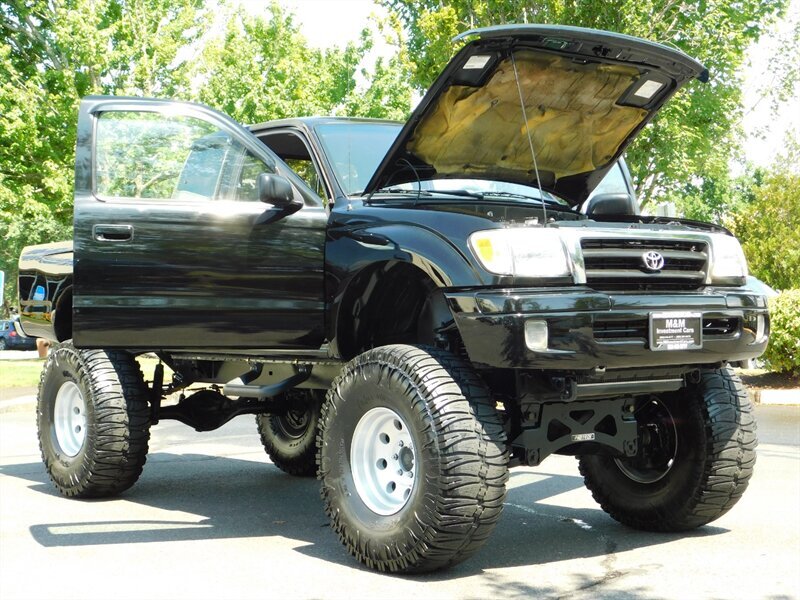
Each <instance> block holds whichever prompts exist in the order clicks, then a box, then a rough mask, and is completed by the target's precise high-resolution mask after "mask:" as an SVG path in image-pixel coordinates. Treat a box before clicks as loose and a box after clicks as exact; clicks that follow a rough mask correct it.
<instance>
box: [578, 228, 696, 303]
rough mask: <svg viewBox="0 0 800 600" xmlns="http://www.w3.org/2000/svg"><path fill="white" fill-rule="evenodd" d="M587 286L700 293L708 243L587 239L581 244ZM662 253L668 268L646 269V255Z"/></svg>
mask: <svg viewBox="0 0 800 600" xmlns="http://www.w3.org/2000/svg"><path fill="white" fill-rule="evenodd" d="M581 249H582V251H583V263H584V267H585V268H586V283H587V284H588V285H589V287H592V288H594V289H597V290H609V291H613V290H641V291H645V290H678V291H680V290H696V289H697V288H699V287H701V286H702V285H703V283H704V282H705V279H706V268H707V264H708V252H707V245H706V243H705V242H696V241H692V240H665V239H661V240H648V239H628V238H585V239H582V240H581ZM651 251H653V252H658V253H659V254H661V255H662V256H663V257H664V266H663V267H662V268H661V269H660V270H658V271H650V270H648V269H647V268H646V267H645V263H644V258H643V257H644V255H645V253H647V252H651Z"/></svg>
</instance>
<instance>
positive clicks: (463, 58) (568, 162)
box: [364, 25, 708, 206]
mask: <svg viewBox="0 0 800 600" xmlns="http://www.w3.org/2000/svg"><path fill="white" fill-rule="evenodd" d="M467 37H470V38H475V39H472V41H469V42H468V43H467V44H466V46H464V48H462V49H461V51H460V52H459V53H458V54H457V55H456V56H455V57H454V58H453V59H452V60H451V61H450V63H449V64H448V65H447V67H446V68H445V69H444V71H443V72H442V74H441V75H440V76H439V78H438V79H437V80H436V82H435V83H434V84H433V86H432V87H431V88H430V90H428V93H427V94H426V95H425V97H424V98H423V99H422V101H421V102H420V104H419V106H418V107H417V109H416V110H415V111H414V113H413V114H412V115H411V118H410V119H409V120H408V122H407V123H406V124H405V126H404V127H403V129H402V131H401V132H400V135H399V136H398V137H397V140H396V141H395V142H394V144H393V145H392V147H391V148H390V149H389V152H388V153H387V154H386V156H385V157H384V159H383V161H381V164H380V165H379V167H378V169H377V171H376V172H375V174H374V175H373V177H372V179H371V180H370V182H369V184H368V185H367V188H366V189H365V191H364V193H365V194H369V193H372V192H375V191H376V190H379V189H381V188H385V187H390V186H393V185H397V184H401V183H408V182H413V181H417V180H425V179H433V178H459V179H462V178H473V179H490V180H496V181H506V182H511V183H522V184H526V185H532V186H536V187H538V186H539V185H541V187H542V188H543V189H544V190H547V191H548V192H552V193H553V194H555V195H557V196H560V197H561V198H563V199H565V200H566V201H567V202H569V203H570V205H573V206H574V205H577V204H580V203H581V202H583V201H584V200H585V199H586V198H587V197H588V195H589V194H590V192H591V191H592V190H593V189H594V187H595V186H596V185H597V184H598V183H599V182H600V180H601V179H602V178H603V175H605V173H606V171H607V170H608V168H610V167H611V165H612V163H613V161H614V160H616V159H617V158H618V157H619V156H620V155H621V154H622V152H623V151H624V150H625V148H626V147H627V145H628V144H629V143H630V142H631V140H632V139H633V138H634V137H635V136H636V134H637V133H638V132H639V131H640V130H641V129H642V128H643V127H644V126H645V125H646V124H647V122H648V121H650V119H652V118H653V116H654V115H655V113H656V112H657V111H658V109H659V108H660V107H661V106H662V105H663V104H664V102H666V100H667V99H668V98H669V97H671V96H672V95H673V94H674V93H675V92H676V91H677V90H678V89H679V88H680V87H681V86H682V85H683V84H684V83H686V82H687V81H689V80H691V79H693V78H697V79H700V80H701V81H707V79H708V72H707V71H706V69H705V68H704V67H703V65H701V64H700V63H699V62H697V61H695V60H694V59H692V58H691V57H689V56H687V55H686V54H684V53H683V52H681V51H680V50H676V49H674V48H668V47H666V46H662V45H661V44H656V43H653V42H649V41H646V40H642V39H639V38H635V37H631V36H627V35H622V34H617V33H610V32H606V31H598V30H594V29H583V28H579V27H566V26H551V25H503V26H498V27H490V28H486V29H477V30H474V31H469V32H466V33H464V34H462V35H461V36H459V37H458V38H456V39H462V38H467ZM534 157H535V163H534ZM537 172H538V179H539V183H537Z"/></svg>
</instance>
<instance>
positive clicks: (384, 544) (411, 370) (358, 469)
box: [318, 345, 508, 572]
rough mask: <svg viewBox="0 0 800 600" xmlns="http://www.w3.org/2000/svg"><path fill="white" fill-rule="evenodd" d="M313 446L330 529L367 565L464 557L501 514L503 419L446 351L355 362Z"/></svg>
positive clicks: (435, 565) (339, 383)
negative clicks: (329, 519)
mask: <svg viewBox="0 0 800 600" xmlns="http://www.w3.org/2000/svg"><path fill="white" fill-rule="evenodd" d="M318 446H319V463H320V479H321V480H322V496H323V499H324V501H325V508H326V511H327V513H328V515H329V516H330V518H331V523H332V527H333V529H334V531H336V533H337V534H338V535H339V538H340V540H341V541H342V543H343V544H344V545H345V547H346V548H347V549H348V550H349V551H350V553H351V554H353V555H354V556H355V557H356V558H357V559H358V560H360V561H361V562H363V563H365V564H366V565H367V566H369V567H371V568H374V569H377V570H379V571H395V572H424V571H432V570H435V569H440V568H444V567H447V566H450V565H453V564H455V563H458V562H461V561H463V560H465V559H466V558H468V557H469V556H471V555H472V554H474V553H475V552H476V551H477V550H478V549H479V548H480V547H481V546H482V545H483V543H484V542H485V541H486V539H487V538H488V536H489V534H490V533H491V532H492V530H493V529H494V527H495V524H496V523H497V521H498V519H499V517H500V513H501V511H502V507H503V499H504V498H505V483H506V480H507V478H508V469H507V462H508V457H507V453H506V446H505V432H504V430H503V426H502V422H501V420H500V417H499V415H498V413H497V411H496V409H495V406H494V403H493V402H492V400H491V397H490V395H489V392H488V390H487V389H486V387H485V385H484V384H483V383H482V382H481V380H480V379H479V378H478V376H477V375H476V374H475V373H474V372H473V371H472V369H471V368H470V367H469V366H468V365H467V364H465V363H464V362H462V361H460V360H458V359H457V358H456V357H454V356H453V355H451V354H449V353H447V352H443V351H440V350H435V349H431V348H420V347H414V346H406V345H394V346H384V347H381V348H375V349H373V350H369V351H368V352H365V353H364V354H362V355H360V356H358V357H356V358H355V359H354V360H352V361H351V362H350V363H348V364H347V365H346V366H345V368H344V369H343V371H342V373H341V374H340V375H339V376H338V377H337V378H336V379H335V380H334V382H333V385H332V387H331V390H330V391H329V392H328V396H327V399H326V401H325V404H324V405H323V408H322V420H321V424H320V435H319V438H318Z"/></svg>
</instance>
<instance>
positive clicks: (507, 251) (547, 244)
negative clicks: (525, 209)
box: [469, 227, 571, 277]
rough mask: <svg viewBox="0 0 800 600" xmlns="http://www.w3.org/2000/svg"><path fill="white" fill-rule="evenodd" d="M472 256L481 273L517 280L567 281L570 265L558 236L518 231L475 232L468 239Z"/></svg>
mask: <svg viewBox="0 0 800 600" xmlns="http://www.w3.org/2000/svg"><path fill="white" fill-rule="evenodd" d="M469 246H470V248H471V249H472V253H473V254H474V255H475V257H476V258H477V259H478V261H480V263H481V265H482V266H483V268H484V269H486V270H487V271H489V272H490V273H494V274H496V275H514V276H517V277H569V276H570V274H571V271H570V263H569V259H568V258H567V253H566V250H565V249H564V244H563V242H562V241H561V236H560V235H559V232H558V231H556V230H554V229H539V228H532V227H524V228H522V227H520V228H518V229H490V230H487V231H476V232H475V233H473V234H472V235H471V236H470V237H469Z"/></svg>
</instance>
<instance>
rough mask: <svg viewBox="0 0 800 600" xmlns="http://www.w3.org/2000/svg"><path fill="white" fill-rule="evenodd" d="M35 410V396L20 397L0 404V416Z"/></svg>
mask: <svg viewBox="0 0 800 600" xmlns="http://www.w3.org/2000/svg"><path fill="white" fill-rule="evenodd" d="M28 410H30V411H35V410H36V396H20V397H19V398H13V399H12V400H3V402H0V414H2V413H10V412H26V411H28Z"/></svg>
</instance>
